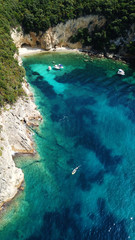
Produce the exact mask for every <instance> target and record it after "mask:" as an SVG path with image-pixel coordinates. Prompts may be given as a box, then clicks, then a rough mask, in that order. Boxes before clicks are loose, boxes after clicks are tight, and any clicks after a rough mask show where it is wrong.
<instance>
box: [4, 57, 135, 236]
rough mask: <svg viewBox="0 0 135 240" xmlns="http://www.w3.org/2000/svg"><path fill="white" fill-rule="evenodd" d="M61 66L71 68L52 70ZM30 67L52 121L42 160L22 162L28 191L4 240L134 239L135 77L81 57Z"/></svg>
mask: <svg viewBox="0 0 135 240" xmlns="http://www.w3.org/2000/svg"><path fill="white" fill-rule="evenodd" d="M85 59H86V60H87V59H88V60H89V61H88V62H87V61H84V60H85ZM53 61H54V62H55V64H58V63H62V64H63V65H64V69H63V70H62V71H57V70H51V71H50V72H48V71H47V67H48V66H49V65H51V66H53V65H54V64H53ZM23 63H24V67H25V69H26V75H27V78H28V81H29V83H30V85H31V87H32V89H33V91H34V94H35V101H36V104H37V105H38V107H39V109H40V111H41V113H42V116H43V119H44V121H43V123H42V124H41V126H40V129H39V130H35V135H34V138H35V142H36V148H37V150H38V153H39V157H38V158H37V159H36V158H35V159H32V158H31V157H28V158H27V159H26V158H18V159H16V164H17V166H18V167H21V168H22V169H23V171H24V174H25V183H24V186H25V190H24V191H23V192H20V193H19V194H18V196H17V197H16V198H15V199H14V200H13V202H12V204H10V205H9V207H8V209H7V211H5V212H4V215H3V216H2V219H1V224H0V240H7V239H9V236H10V239H13V240H16V239H27V240H38V239H41V240H69V239H70V240H71V239H73V240H78V239H79V240H80V239H81V240H88V239H90V240H126V239H127V240H128V239H133V240H134V239H135V85H134V82H135V78H134V77H135V72H133V70H131V69H129V68H128V66H127V65H124V64H121V63H118V62H113V61H110V60H106V59H102V60H96V59H95V60H90V59H89V58H87V57H84V56H83V55H80V54H64V53H59V54H58V53H52V54H51V53H48V54H45V55H37V56H33V57H26V58H24V59H23ZM118 68H123V69H124V70H125V71H126V76H125V77H124V78H121V77H119V76H117V75H116V72H117V69H118ZM78 165H80V168H79V169H78V171H77V172H76V174H75V175H72V174H71V173H72V170H73V169H74V168H75V167H76V166H78Z"/></svg>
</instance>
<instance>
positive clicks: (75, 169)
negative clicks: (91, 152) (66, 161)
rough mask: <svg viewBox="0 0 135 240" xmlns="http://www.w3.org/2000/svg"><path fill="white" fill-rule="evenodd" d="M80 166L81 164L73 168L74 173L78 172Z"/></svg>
mask: <svg viewBox="0 0 135 240" xmlns="http://www.w3.org/2000/svg"><path fill="white" fill-rule="evenodd" d="M79 167H80V166H78V167H76V168H74V169H73V171H72V175H74V174H75V173H76V171H77V170H78V168H79Z"/></svg>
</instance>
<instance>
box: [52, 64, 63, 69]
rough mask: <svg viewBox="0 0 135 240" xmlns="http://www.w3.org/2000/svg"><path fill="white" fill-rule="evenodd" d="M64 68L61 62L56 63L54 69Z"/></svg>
mask: <svg viewBox="0 0 135 240" xmlns="http://www.w3.org/2000/svg"><path fill="white" fill-rule="evenodd" d="M62 68H63V66H62V65H61V64H58V65H54V69H56V70H60V69H62Z"/></svg>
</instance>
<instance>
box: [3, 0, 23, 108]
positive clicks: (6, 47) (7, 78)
mask: <svg viewBox="0 0 135 240" xmlns="http://www.w3.org/2000/svg"><path fill="white" fill-rule="evenodd" d="M15 6H16V1H13V0H12V1H10V2H9V1H2V0H0V106H3V105H4V103H5V102H8V103H13V102H14V101H15V100H16V99H17V97H18V96H19V95H21V94H22V93H23V91H22V86H21V82H22V79H23V76H24V70H23V68H21V67H20V66H18V62H17V60H15V59H14V54H15V52H16V47H15V45H14V43H13V41H12V39H11V36H10V26H15V25H16V24H17V21H16V14H15V13H16V7H15ZM14 11H15V12H14Z"/></svg>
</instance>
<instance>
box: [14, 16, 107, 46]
mask: <svg viewBox="0 0 135 240" xmlns="http://www.w3.org/2000/svg"><path fill="white" fill-rule="evenodd" d="M105 22H106V19H105V18H104V17H103V16H98V15H90V16H85V17H80V18H78V19H73V20H68V21H67V22H66V23H65V24H64V23H60V24H58V25H57V26H56V27H54V28H49V29H48V30H47V31H46V32H45V33H43V32H40V33H39V34H38V35H37V34H36V33H34V32H30V33H29V34H24V33H23V31H22V30H21V31H20V32H18V31H17V29H13V30H12V32H11V36H12V38H13V40H14V43H15V45H16V47H18V48H19V47H22V46H23V45H25V44H26V45H29V46H31V47H41V48H43V49H45V50H50V49H51V48H54V47H55V46H60V47H61V46H64V47H65V46H66V47H70V48H82V45H81V43H79V42H78V43H76V44H71V43H70V41H69V39H70V37H71V36H72V35H73V34H75V33H77V30H78V29H79V28H88V29H89V32H92V31H93V30H94V28H95V26H98V27H99V28H100V27H102V26H103V25H104V24H105Z"/></svg>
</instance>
